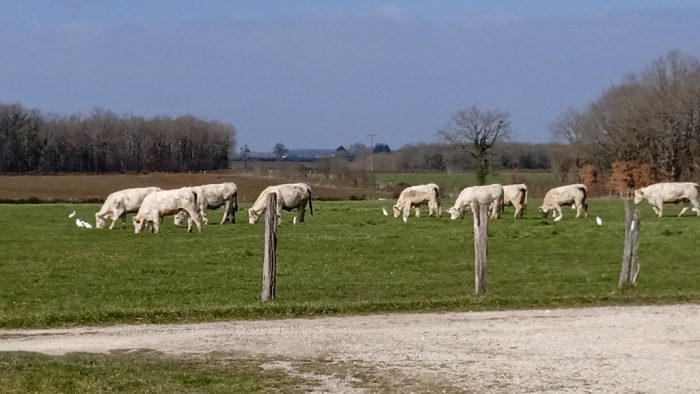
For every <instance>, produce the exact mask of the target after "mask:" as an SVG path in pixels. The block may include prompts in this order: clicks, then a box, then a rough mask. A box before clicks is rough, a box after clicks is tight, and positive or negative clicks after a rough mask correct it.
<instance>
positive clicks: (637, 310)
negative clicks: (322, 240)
mask: <svg viewBox="0 0 700 394" xmlns="http://www.w3.org/2000/svg"><path fill="white" fill-rule="evenodd" d="M144 348H145V349H152V350H156V351H159V352H163V353H165V354H170V355H175V356H178V357H201V356H203V355H207V356H211V355H219V356H221V355H226V354H228V355H238V356H236V357H239V356H241V355H243V356H244V357H252V358H254V359H259V360H260V364H261V365H262V366H263V367H264V368H281V369H284V370H286V371H287V372H289V373H290V374H292V375H296V376H300V377H303V378H307V379H309V380H314V381H317V382H318V383H319V384H321V386H320V389H321V390H324V391H331V392H348V391H364V390H365V389H366V390H367V391H370V392H371V391H377V390H379V391H383V390H387V389H388V388H390V390H391V391H393V390H394V389H396V390H397V391H438V390H446V391H477V392H484V391H488V392H494V391H495V392H531V391H537V392H540V391H553V392H581V391H596V392H658V393H671V392H677V393H689V392H697V390H698V388H700V305H674V306H643V307H611V308H587V309H560V310H551V311H549V310H535V311H505V312H479V313H441V314H392V315H370V316H353V317H331V318H317V319H290V320H266V321H235V322H223V323H202V324H187V325H134V326H127V325H123V326H112V327H85V328H71V329H45V330H0V351H33V352H41V353H46V354H53V355H59V354H65V353H69V352H100V353H107V352H110V351H114V350H119V349H121V350H124V349H144ZM314 365H316V366H319V365H322V368H317V369H316V370H315V371H314Z"/></svg>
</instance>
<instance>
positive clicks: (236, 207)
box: [233, 191, 238, 212]
mask: <svg viewBox="0 0 700 394" xmlns="http://www.w3.org/2000/svg"><path fill="white" fill-rule="evenodd" d="M233 211H234V212H238V192H237V191H236V192H235V193H233Z"/></svg>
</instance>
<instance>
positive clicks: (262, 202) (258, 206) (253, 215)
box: [248, 183, 314, 224]
mask: <svg viewBox="0 0 700 394" xmlns="http://www.w3.org/2000/svg"><path fill="white" fill-rule="evenodd" d="M270 193H275V194H277V212H276V213H277V218H278V219H280V218H281V217H282V210H285V211H291V210H292V209H295V208H297V209H298V210H299V212H298V214H297V217H296V221H297V222H303V221H304V213H305V209H306V204H307V203H308V204H309V212H311V215H313V214H314V206H313V203H312V199H311V188H310V187H309V185H307V184H306V183H285V184H282V185H276V186H268V187H266V188H265V190H263V191H262V192H261V193H260V195H259V196H258V199H257V200H255V203H254V204H253V206H252V207H251V208H250V209H248V222H249V223H250V224H255V223H256V222H257V221H258V220H259V219H260V217H261V216H262V215H263V214H264V213H265V211H266V210H267V195H268V194H270Z"/></svg>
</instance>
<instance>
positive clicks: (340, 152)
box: [331, 145, 355, 161]
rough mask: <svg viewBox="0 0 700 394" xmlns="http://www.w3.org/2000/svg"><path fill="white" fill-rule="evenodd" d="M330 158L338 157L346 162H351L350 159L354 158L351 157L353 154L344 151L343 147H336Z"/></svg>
mask: <svg viewBox="0 0 700 394" xmlns="http://www.w3.org/2000/svg"><path fill="white" fill-rule="evenodd" d="M331 157H338V158H341V159H345V160H348V161H352V159H354V158H355V157H354V156H353V154H352V153H350V152H348V150H347V149H345V147H344V146H343V145H340V146H339V147H337V148H336V149H335V152H333V154H332V155H331Z"/></svg>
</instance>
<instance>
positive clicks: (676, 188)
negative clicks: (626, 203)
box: [634, 182, 700, 217]
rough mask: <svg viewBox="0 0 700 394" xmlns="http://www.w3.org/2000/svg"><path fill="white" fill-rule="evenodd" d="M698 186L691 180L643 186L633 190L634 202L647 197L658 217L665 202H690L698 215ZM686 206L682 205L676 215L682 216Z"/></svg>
mask: <svg viewBox="0 0 700 394" xmlns="http://www.w3.org/2000/svg"><path fill="white" fill-rule="evenodd" d="M698 195H700V186H698V184H697V183H693V182H664V183H656V184H653V185H651V186H647V187H643V188H641V189H637V190H635V191H634V203H635V204H639V203H640V202H642V200H643V199H645V198H646V199H647V201H649V204H651V208H652V209H653V210H654V213H656V215H657V216H658V217H661V216H662V215H663V209H664V204H665V203H674V204H679V203H690V204H691V205H692V206H693V211H695V213H696V215H697V216H700V202H698ZM687 210H688V207H683V209H681V213H679V214H678V216H682V215H683V214H684V213H685V211H687Z"/></svg>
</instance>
